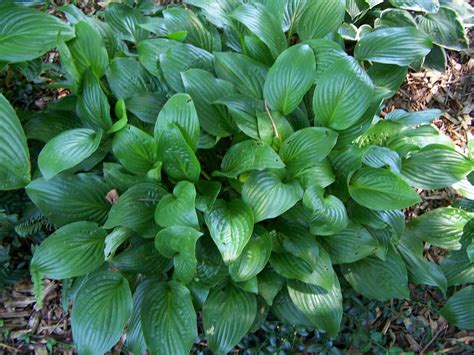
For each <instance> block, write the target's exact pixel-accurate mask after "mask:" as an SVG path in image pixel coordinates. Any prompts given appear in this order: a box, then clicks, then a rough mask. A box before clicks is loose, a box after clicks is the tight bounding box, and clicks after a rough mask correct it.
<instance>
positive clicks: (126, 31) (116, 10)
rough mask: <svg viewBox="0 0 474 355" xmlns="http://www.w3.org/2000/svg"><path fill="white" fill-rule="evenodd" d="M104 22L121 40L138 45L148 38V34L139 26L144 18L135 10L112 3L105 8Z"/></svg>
mask: <svg viewBox="0 0 474 355" xmlns="http://www.w3.org/2000/svg"><path fill="white" fill-rule="evenodd" d="M105 20H106V21H107V23H108V24H109V25H110V27H111V28H112V30H113V31H114V32H115V34H116V35H117V36H118V37H119V38H120V39H122V40H126V41H130V42H134V43H138V42H140V41H142V40H144V39H146V38H147V37H148V33H147V32H146V31H145V30H144V29H143V28H141V27H140V26H139V25H140V24H141V23H144V22H145V20H146V17H145V16H144V15H143V14H142V13H141V12H140V11H139V10H137V9H133V8H131V7H128V6H126V5H123V4H118V3H112V4H110V6H107V9H106V11H105Z"/></svg>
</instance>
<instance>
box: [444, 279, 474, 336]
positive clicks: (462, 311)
mask: <svg viewBox="0 0 474 355" xmlns="http://www.w3.org/2000/svg"><path fill="white" fill-rule="evenodd" d="M440 314H441V315H442V316H443V317H444V318H446V320H447V321H448V322H449V323H450V324H452V325H455V326H457V327H459V328H461V329H474V286H472V285H471V286H468V287H465V288H463V289H462V290H460V291H458V292H456V293H455V294H454V295H453V296H452V297H451V298H450V299H448V301H447V302H446V304H445V306H444V307H443V308H442V309H441V311H440Z"/></svg>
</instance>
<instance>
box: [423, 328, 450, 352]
mask: <svg viewBox="0 0 474 355" xmlns="http://www.w3.org/2000/svg"><path fill="white" fill-rule="evenodd" d="M447 327H448V325H447V324H445V325H443V326H442V327H441V329H440V330H438V331H437V332H436V334H435V336H434V337H433V338H431V340H430V341H429V342H428V344H426V345H425V346H424V347H423V349H422V350H421V351H420V354H424V353H425V351H426V350H427V349H428V348H429V347H430V345H431V344H433V342H434V341H435V340H436V338H437V337H438V336H439V335H440V334H441V332H444V331H445V330H446V328H447Z"/></svg>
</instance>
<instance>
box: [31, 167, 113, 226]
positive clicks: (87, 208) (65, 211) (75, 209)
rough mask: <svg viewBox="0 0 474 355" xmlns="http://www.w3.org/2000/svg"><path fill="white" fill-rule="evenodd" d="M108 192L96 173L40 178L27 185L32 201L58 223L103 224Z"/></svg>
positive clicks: (105, 215)
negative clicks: (86, 222) (49, 178)
mask: <svg viewBox="0 0 474 355" xmlns="http://www.w3.org/2000/svg"><path fill="white" fill-rule="evenodd" d="M108 191H109V188H108V186H107V185H106V184H105V183H104V181H103V180H102V178H100V177H99V176H97V175H94V174H78V175H58V176H56V177H54V178H53V179H51V180H45V179H43V178H40V179H36V180H33V181H32V182H31V183H30V184H29V185H28V186H27V187H26V192H27V193H28V196H29V197H30V198H31V200H32V201H33V203H34V204H35V205H36V206H37V207H38V208H39V209H40V210H41V212H42V213H43V214H44V215H45V216H46V217H48V219H49V220H50V221H51V222H53V223H54V224H56V225H58V226H62V225H65V224H69V223H73V222H77V221H91V222H97V223H104V222H105V220H106V218H107V213H108V212H109V209H110V207H111V205H110V203H109V202H107V200H106V199H105V196H106V195H107V192H108Z"/></svg>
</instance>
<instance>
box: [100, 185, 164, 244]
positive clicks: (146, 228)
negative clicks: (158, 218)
mask: <svg viewBox="0 0 474 355" xmlns="http://www.w3.org/2000/svg"><path fill="white" fill-rule="evenodd" d="M166 194H167V191H166V190H165V189H164V188H163V187H162V186H161V185H159V184H156V183H151V182H146V183H141V184H137V185H134V186H132V187H131V188H129V189H128V190H127V191H125V193H124V194H123V195H122V196H120V197H119V200H118V202H117V203H115V204H114V205H113V206H112V209H111V210H110V213H109V218H108V219H107V222H106V223H105V225H104V228H107V229H111V228H114V227H117V226H122V227H127V228H130V229H131V230H133V231H134V232H136V233H138V234H140V235H141V236H143V237H153V236H154V235H155V233H156V231H157V229H158V226H157V225H156V224H155V221H154V218H153V216H154V212H155V208H156V204H157V203H158V201H159V200H160V199H161V198H162V197H163V196H164V195H166Z"/></svg>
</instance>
